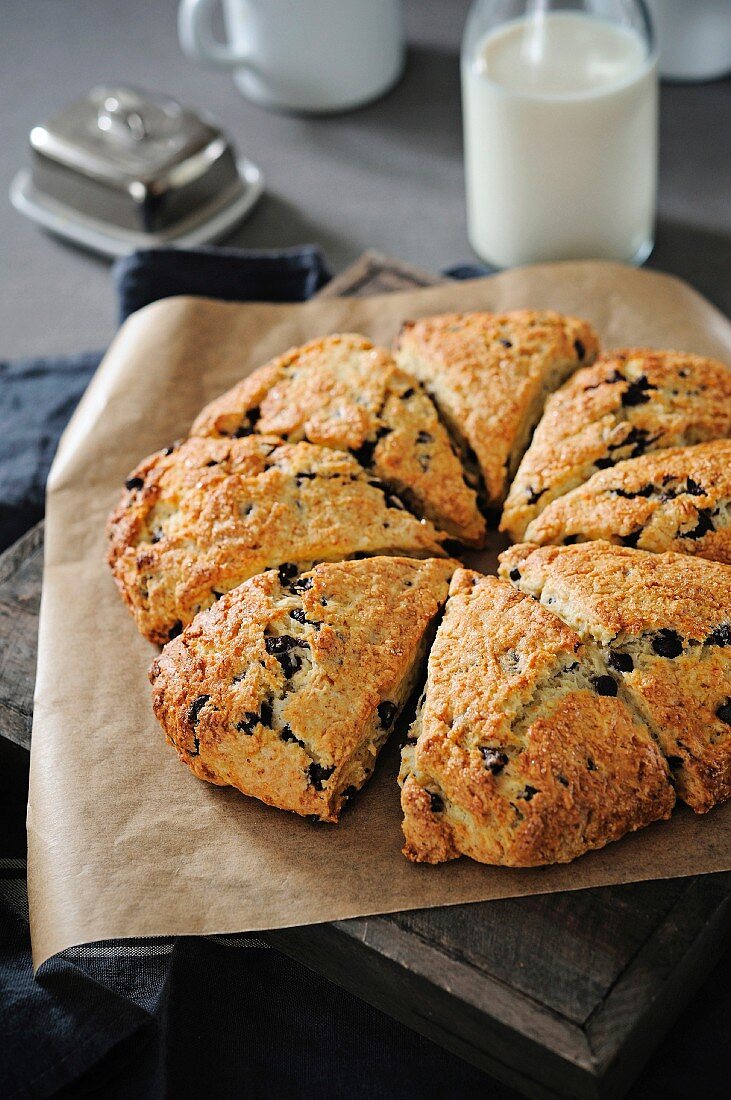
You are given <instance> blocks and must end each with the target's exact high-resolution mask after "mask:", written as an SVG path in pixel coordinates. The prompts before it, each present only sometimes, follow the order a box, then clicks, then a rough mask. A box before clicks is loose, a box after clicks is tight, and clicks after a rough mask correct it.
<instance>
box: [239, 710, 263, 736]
mask: <svg viewBox="0 0 731 1100" xmlns="http://www.w3.org/2000/svg"><path fill="white" fill-rule="evenodd" d="M258 725H259V715H258V714H255V713H254V711H253V710H245V711H244V717H243V719H242V720H241V721H240V722H237V723H236V729H237V730H240V731H241V733H253V732H254V730H255V729H256V727H257V726H258Z"/></svg>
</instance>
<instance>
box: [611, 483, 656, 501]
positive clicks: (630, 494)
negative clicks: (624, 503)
mask: <svg viewBox="0 0 731 1100" xmlns="http://www.w3.org/2000/svg"><path fill="white" fill-rule="evenodd" d="M610 491H611V492H612V494H613V495H614V496H615V497H623V498H624V500H634V499H635V497H651V496H652V494H653V493H654V492H656V489H655V486H654V485H643V486H642V488H641V489H633V490H627V489H612V490H610Z"/></svg>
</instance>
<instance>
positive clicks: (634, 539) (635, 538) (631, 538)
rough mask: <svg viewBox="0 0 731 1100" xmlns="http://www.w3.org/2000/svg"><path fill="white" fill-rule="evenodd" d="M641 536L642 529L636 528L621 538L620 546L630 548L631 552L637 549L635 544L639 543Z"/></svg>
mask: <svg viewBox="0 0 731 1100" xmlns="http://www.w3.org/2000/svg"><path fill="white" fill-rule="evenodd" d="M641 534H642V528H641V527H638V528H637V529H636V530H634V531H630V533H629V534H628V535H622V536H621V542H622V546H630V547H632V549H633V550H636V549H637V543H638V542H639V541H640V535H641Z"/></svg>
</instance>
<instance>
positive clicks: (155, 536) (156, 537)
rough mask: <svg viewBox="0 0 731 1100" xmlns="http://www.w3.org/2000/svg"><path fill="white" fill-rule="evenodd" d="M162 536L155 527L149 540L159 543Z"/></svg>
mask: <svg viewBox="0 0 731 1100" xmlns="http://www.w3.org/2000/svg"><path fill="white" fill-rule="evenodd" d="M162 535H163V533H162V531H161V530H160V528H159V527H156V528H155V530H154V531H153V532H152V538H151V539H150V542H159V541H160V539H161V538H162Z"/></svg>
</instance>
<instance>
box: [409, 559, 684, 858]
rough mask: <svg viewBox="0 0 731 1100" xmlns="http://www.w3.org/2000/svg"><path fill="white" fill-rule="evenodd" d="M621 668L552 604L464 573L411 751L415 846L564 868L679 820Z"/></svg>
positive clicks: (436, 651)
mask: <svg viewBox="0 0 731 1100" xmlns="http://www.w3.org/2000/svg"><path fill="white" fill-rule="evenodd" d="M608 675H609V674H608V670H607V668H606V666H605V665H604V664H603V663H602V661H601V654H600V653H599V651H598V649H597V647H596V646H591V645H589V646H587V645H584V644H583V643H582V641H581V639H580V638H579V636H578V634H577V633H576V632H575V631H574V630H572V629H570V628H569V627H567V626H566V625H565V624H564V623H563V622H562V621H561V620H560V619H559V618H558V617H557V616H555V615H553V614H552V613H551V612H550V611H548V610H547V609H546V608H544V607H542V606H541V605H540V603H538V602H537V601H535V600H533V599H531V598H529V597H526V596H523V595H522V594H520V593H517V592H516V591H515V590H514V589H513V588H511V586H510V585H509V584H507V583H505V582H503V581H500V580H498V579H497V578H495V577H483V576H481V575H480V574H478V573H473V572H470V571H468V570H458V571H457V572H456V573H455V575H454V577H453V578H452V583H451V586H450V598H449V601H448V603H447V607H446V610H445V614H444V618H443V620H442V623H441V625H440V627H439V630H438V632H437V637H436V639H435V642H434V645H433V647H432V650H431V653H430V656H429V664H428V675H427V686H426V690H425V694H424V697H423V701H422V704H421V705H420V709H419V713H418V714H417V718H416V721H415V723H414V726H413V727H412V731H411V734H410V741H409V742H408V743H407V745H406V747H405V749H404V754H403V766H402V772H401V777H400V780H401V783H402V807H403V811H404V825H403V828H404V835H405V837H406V846H405V848H404V853H405V855H406V856H407V857H408V858H409V859H411V860H414V861H419V862H427V863H439V862H442V861H444V860H447V859H452V858H454V857H456V856H458V855H460V854H466V855H469V856H471V857H472V858H473V859H476V860H479V861H480V862H483V863H493V864H502V865H505V866H512V867H531V866H538V865H541V864H548V863H557V862H560V863H563V862H568V861H569V860H572V859H574V858H576V857H577V856H579V855H581V854H582V853H584V852H586V851H588V850H590V849H592V848H598V847H602V846H603V845H605V844H607V843H609V842H610V841H612V840H617V839H618V838H619V837H621V836H623V835H624V834H625V833H627V832H629V831H631V830H634V829H638V828H641V827H642V826H644V825H648V824H650V822H652V821H656V820H659V819H661V818H666V817H668V816H669V815H670V812H671V809H672V806H673V803H674V800H675V796H674V792H673V789H672V785H671V783H670V780H669V774H668V770H667V766H666V764H665V762H664V760H663V758H662V756H661V754H660V752H659V751H658V749H657V746H656V744H655V742H654V740H653V738H652V736H651V735H650V733H649V731H648V730H647V728H646V726H645V725H644V723H643V722H642V721H641V720H639V719H638V718H637V717H636V716H634V715H633V713H632V711H631V710H630V709H629V708H628V706H627V705H626V703H625V701H624V700H623V699H622V698H621V697H620V696H618V695H617V696H612V695H611V694H608V693H607V691H606V686H605V685H606V680H607V678H608ZM613 682H614V681H613Z"/></svg>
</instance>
